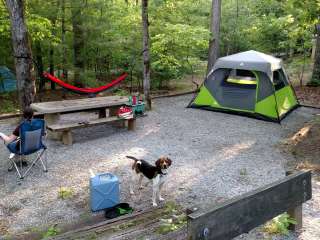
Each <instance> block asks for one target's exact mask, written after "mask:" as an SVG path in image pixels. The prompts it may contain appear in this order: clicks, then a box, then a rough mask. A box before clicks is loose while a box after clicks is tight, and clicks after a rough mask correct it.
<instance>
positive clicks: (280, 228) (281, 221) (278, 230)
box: [264, 213, 297, 235]
mask: <svg viewBox="0 0 320 240" xmlns="http://www.w3.org/2000/svg"><path fill="white" fill-rule="evenodd" d="M291 224H297V222H296V220H295V219H293V218H290V216H289V214H287V213H284V214H281V215H279V216H277V217H275V218H274V219H272V220H271V221H269V222H268V223H266V225H265V226H264V231H265V232H267V233H269V234H281V235H288V234H289V230H288V228H289V226H290V225H291Z"/></svg>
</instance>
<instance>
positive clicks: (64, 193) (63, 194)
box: [58, 187, 73, 200]
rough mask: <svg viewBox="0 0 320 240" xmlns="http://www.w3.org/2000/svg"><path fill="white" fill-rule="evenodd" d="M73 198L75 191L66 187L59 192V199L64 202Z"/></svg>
mask: <svg viewBox="0 0 320 240" xmlns="http://www.w3.org/2000/svg"><path fill="white" fill-rule="evenodd" d="M72 197H73V190H72V189H70V188H66V187H60V188H59V191H58V198H60V199H62V200H66V199H70V198H72Z"/></svg>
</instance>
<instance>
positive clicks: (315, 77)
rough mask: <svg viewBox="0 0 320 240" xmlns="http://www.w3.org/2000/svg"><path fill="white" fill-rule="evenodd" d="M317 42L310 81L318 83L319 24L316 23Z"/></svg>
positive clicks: (319, 73) (319, 79) (319, 66)
mask: <svg viewBox="0 0 320 240" xmlns="http://www.w3.org/2000/svg"><path fill="white" fill-rule="evenodd" d="M316 33H317V42H316V52H315V57H314V66H313V72H312V78H311V81H312V82H317V83H319V84H320V24H317V25H316Z"/></svg>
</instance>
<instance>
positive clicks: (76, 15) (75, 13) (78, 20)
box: [72, 1, 84, 86]
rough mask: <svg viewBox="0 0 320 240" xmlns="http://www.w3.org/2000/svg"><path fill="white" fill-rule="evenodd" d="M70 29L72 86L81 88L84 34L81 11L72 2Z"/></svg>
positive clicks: (75, 3) (79, 7)
mask: <svg viewBox="0 0 320 240" xmlns="http://www.w3.org/2000/svg"><path fill="white" fill-rule="evenodd" d="M72 4H73V6H72V28H73V54H74V84H75V85H76V86H82V82H81V76H82V72H83V70H84V61H83V56H82V51H83V49H84V34H83V28H82V27H83V26H82V9H81V6H77V2H75V1H72Z"/></svg>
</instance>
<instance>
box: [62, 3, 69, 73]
mask: <svg viewBox="0 0 320 240" xmlns="http://www.w3.org/2000/svg"><path fill="white" fill-rule="evenodd" d="M61 12H62V13H61V14H62V16H61V44H62V74H63V77H64V78H65V79H68V70H67V67H66V65H67V44H66V26H65V12H66V11H65V0H62V1H61Z"/></svg>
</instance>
